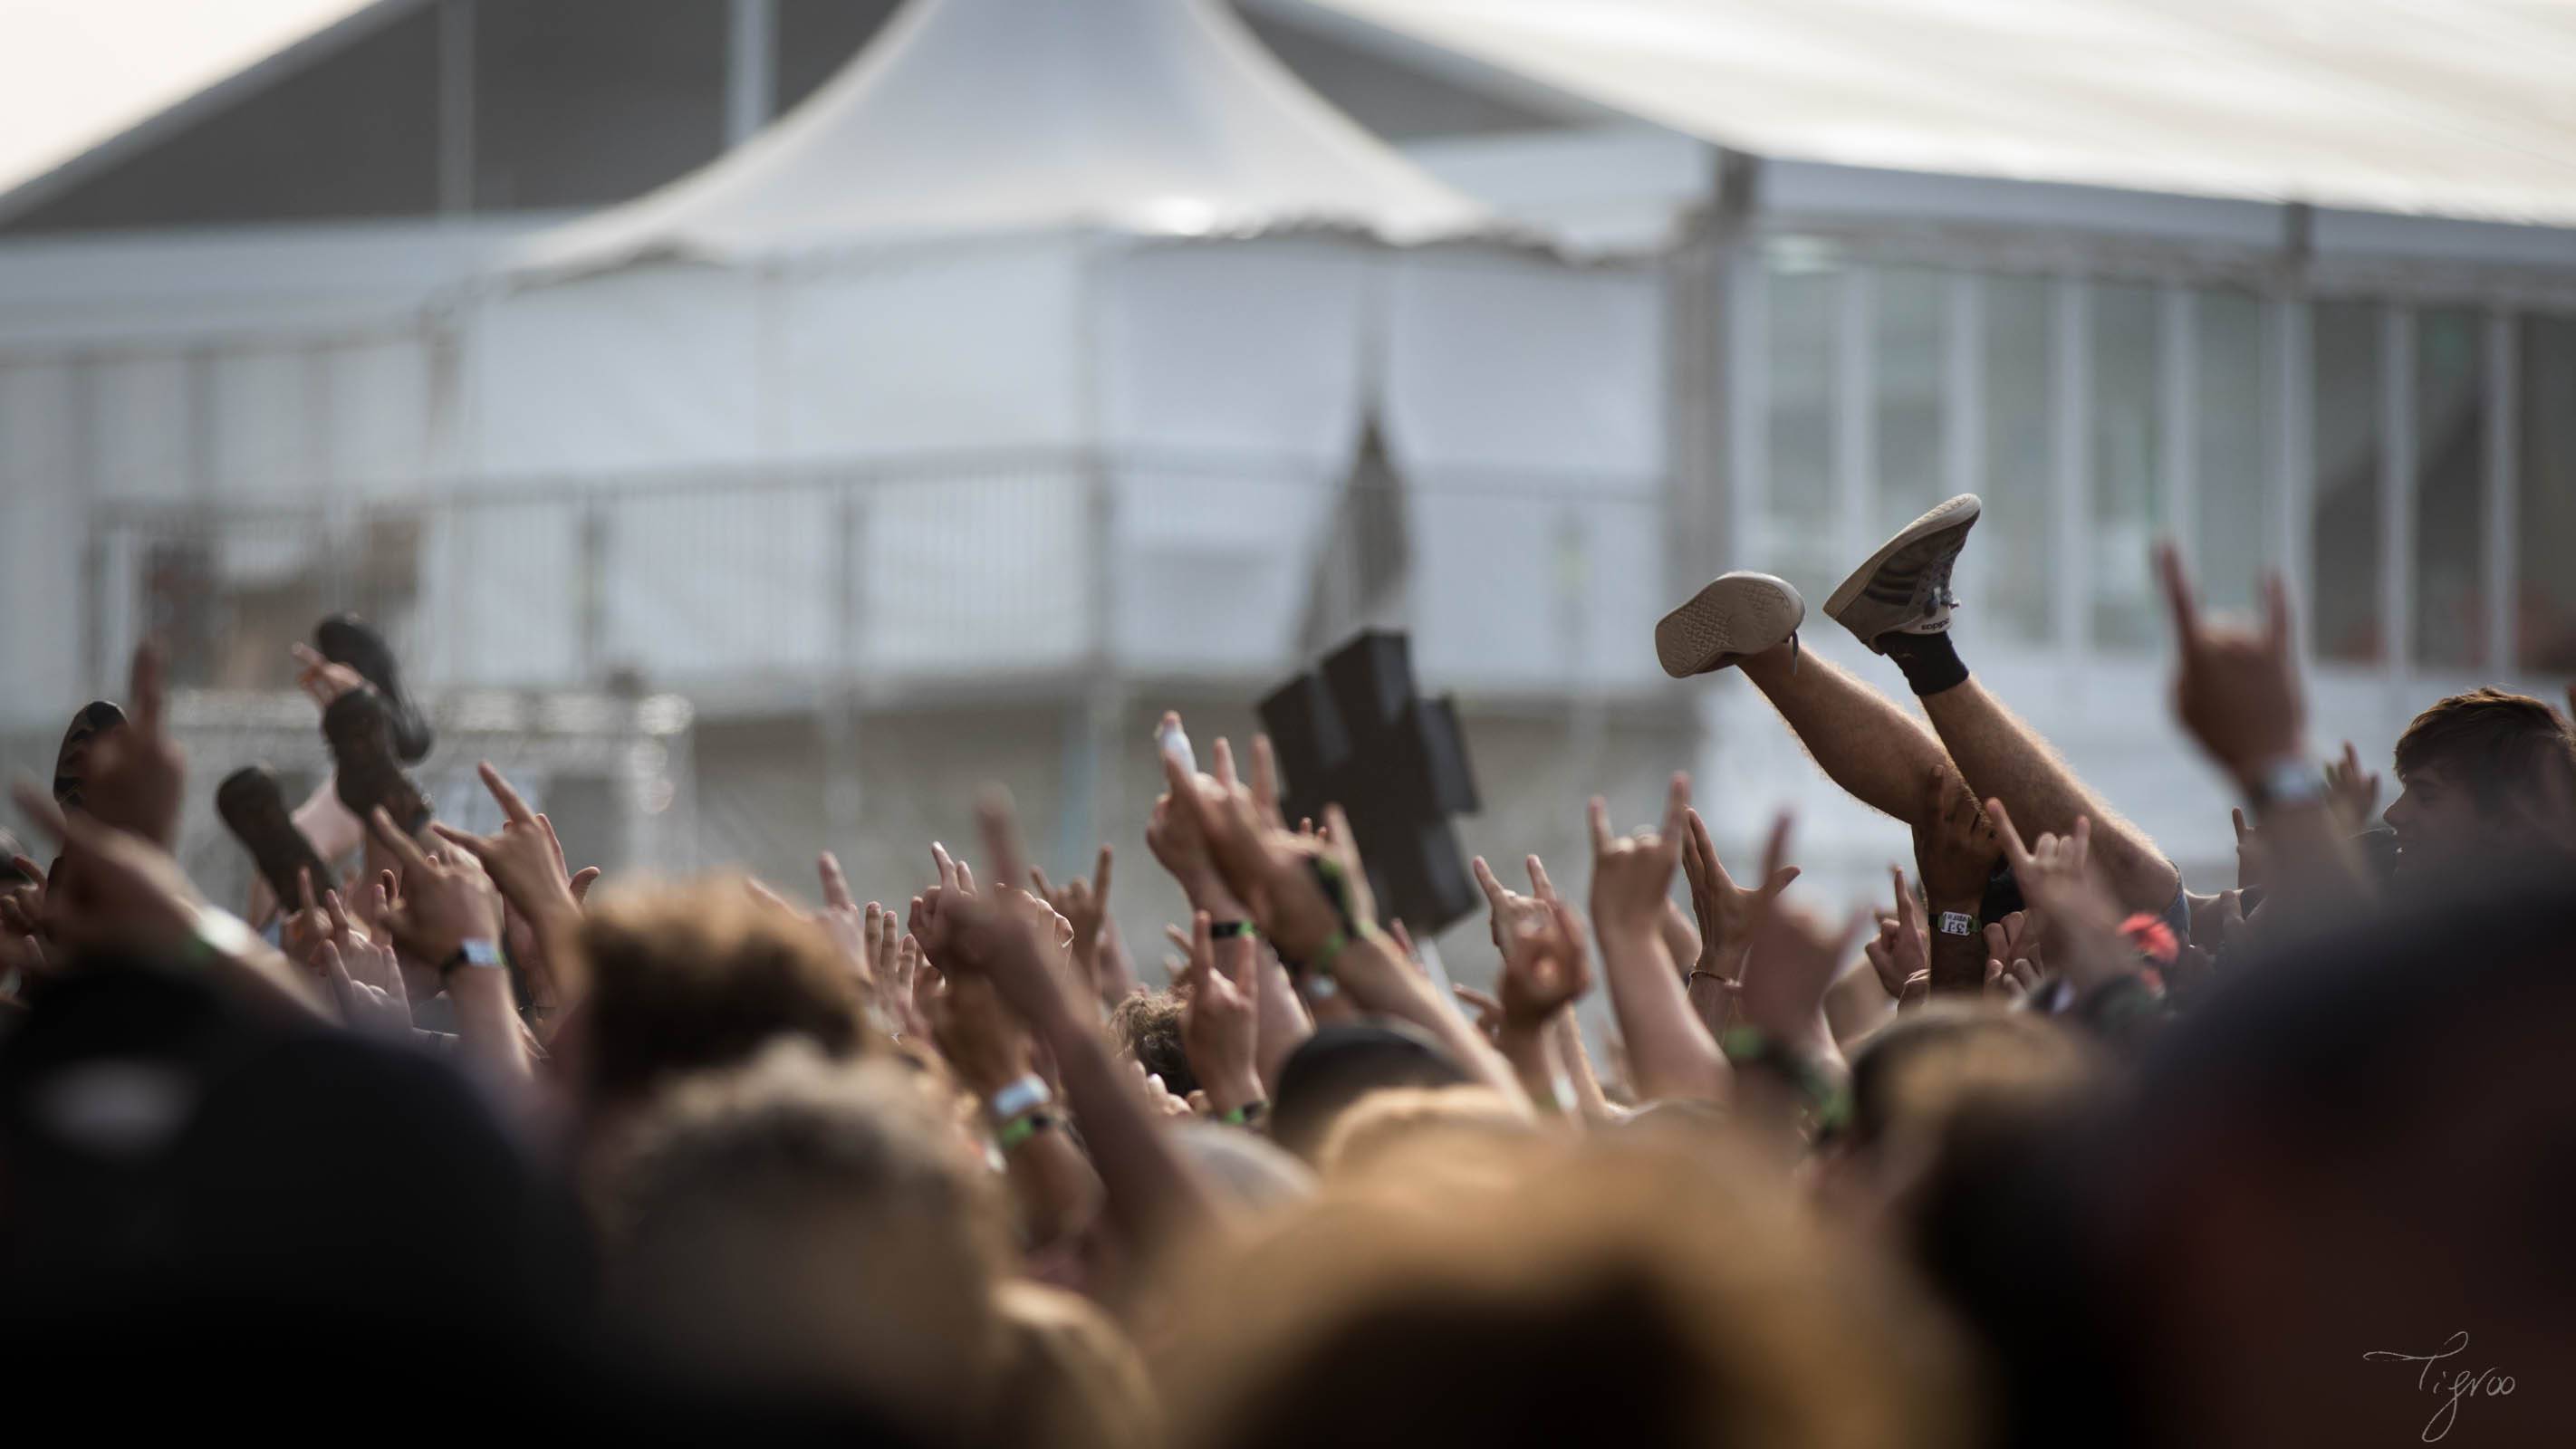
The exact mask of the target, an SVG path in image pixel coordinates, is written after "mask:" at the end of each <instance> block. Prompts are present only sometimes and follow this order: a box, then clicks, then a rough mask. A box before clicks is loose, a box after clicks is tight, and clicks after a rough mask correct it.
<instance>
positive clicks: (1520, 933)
mask: <svg viewBox="0 0 2576 1449" xmlns="http://www.w3.org/2000/svg"><path fill="white" fill-rule="evenodd" d="M1530 859H1531V860H1532V861H1533V862H1535V861H1536V860H1537V859H1538V857H1536V856H1532V857H1530ZM1539 909H1540V911H1541V912H1542V913H1543V914H1542V915H1541V916H1540V917H1539V918H1537V919H1529V920H1523V921H1521V922H1520V923H1518V924H1517V925H1516V926H1515V927H1514V928H1513V931H1512V934H1511V936H1510V937H1509V938H1508V939H1507V940H1506V941H1505V942H1504V943H1503V974H1502V977H1501V979H1500V981H1499V983H1498V984H1497V987H1496V994H1497V995H1498V996H1499V997H1500V998H1501V1003H1500V1004H1501V1006H1502V1013H1503V1023H1502V1024H1503V1029H1504V1030H1506V1031H1533V1032H1534V1031H1537V1030H1538V1029H1539V1028H1541V1027H1543V1026H1545V1025H1547V1023H1548V1020H1549V1019H1550V1018H1552V1017H1554V1016H1555V1015H1556V1014H1557V1013H1558V1012H1559V1011H1562V1010H1564V1009H1565V1008H1566V1007H1569V1006H1571V1005H1573V1004H1574V1003H1575V1002H1576V1001H1578V1000H1581V999H1582V996H1583V993H1584V992H1586V991H1589V990H1591V989H1592V960H1591V956H1590V953H1588V952H1587V951H1585V949H1584V946H1583V922H1582V920H1581V919H1580V918H1578V917H1577V916H1576V915H1575V914H1574V910H1573V908H1572V907H1570V906H1568V905H1566V903H1565V902H1563V901H1561V900H1557V899H1555V898H1554V895H1553V893H1551V894H1550V897H1549V899H1548V900H1547V901H1546V902H1545V903H1543V904H1542V905H1541V906H1540V907H1539Z"/></svg>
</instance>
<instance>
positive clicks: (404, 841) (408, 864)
mask: <svg viewBox="0 0 2576 1449" xmlns="http://www.w3.org/2000/svg"><path fill="white" fill-rule="evenodd" d="M367 823H368V824H370V825H373V826H374V827H375V828H376V835H377V836H378V838H379V839H380V840H381V841H382V843H383V845H384V847H385V849H387V850H389V851H391V852H393V857H394V859H396V860H398V861H401V862H402V868H403V873H404V874H405V875H409V874H411V873H412V872H414V871H426V870H428V869H429V857H428V856H427V855H424V854H422V853H421V848H420V844H419V842H417V841H415V840H413V839H412V838H411V837H410V836H408V835H405V834H403V832H402V829H401V827H399V826H397V825H395V824H394V818H393V817H392V816H391V815H388V814H386V813H385V807H383V806H382V805H378V806H376V807H375V808H374V809H372V810H369V811H368V812H367Z"/></svg>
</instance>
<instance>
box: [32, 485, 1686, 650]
mask: <svg viewBox="0 0 2576 1449" xmlns="http://www.w3.org/2000/svg"><path fill="white" fill-rule="evenodd" d="M1664 516H1665V510H1664V491H1663V488H1662V485H1661V482H1660V480H1656V479H1637V478H1631V479H1614V478H1603V477H1589V476H1582V475H1572V474H1563V473H1555V472H1546V473H1540V472H1529V473H1518V474H1515V473H1511V472H1508V471H1500V470H1485V471H1481V472H1478V473H1476V474H1474V475H1472V476H1455V475H1453V476H1436V477H1401V478H1399V477H1397V476H1395V475H1394V474H1393V473H1392V471H1390V470H1382V469H1381V470H1372V469H1369V468H1367V467H1365V466H1364V467H1363V468H1362V469H1361V470H1360V471H1359V472H1358V473H1357V474H1353V473H1351V472H1350V471H1349V470H1348V469H1347V468H1345V467H1334V466H1328V465H1323V464H1300V463H1297V462H1295V461H1279V460H1252V461H1246V460H1240V459H1210V458H1172V457H1145V456H1130V455H1103V454H1096V453H1070V452H1068V453H1055V454H1035V455H1025V456H1013V457H992V458H974V459H942V460H928V461H920V462H912V463H907V464H904V465H901V466H890V467H884V468H873V469H859V468H850V469H832V470H785V471H781V470H760V471H742V472H730V473H716V474H710V473H697V474H688V475H667V476H652V477H618V478H599V479H585V480H579V481H566V480H529V481H526V482H524V483H517V484H506V485H502V484H491V483H481V484H476V485H473V486H471V487H460V488H457V489H454V490H449V491H443V492H438V493H433V494H423V495H421V496H416V497H410V498H404V499H399V500H392V501H384V500H378V499H358V498H350V497H344V496H338V495H323V496H317V497H310V498H301V499H279V500H260V501H242V502H232V501H190V502H186V503H176V504H174V503H149V504H146V503H132V502H111V503H103V504H100V505H98V506H97V507H96V509H95V510H94V512H93V515H92V520H91V528H90V533H89V538H88V544H87V552H86V554H85V561H84V591H83V592H84V606H83V626H82V627H83V632H82V638H83V642H84V651H85V655H84V657H85V660H86V662H87V666H88V669H89V671H90V673H91V675H92V677H93V678H94V679H95V680H97V681H99V682H100V684H101V685H102V686H105V685H107V684H110V683H112V682H113V681H115V680H117V679H118V678H120V677H121V674H122V671H123V660H124V656H125V653H126V651H127V650H128V649H129V648H130V646H131V641H132V640H134V639H136V638H138V637H142V636H144V635H147V634H148V635H151V636H153V637H157V638H159V639H161V640H163V641H164V643H165V646H166V647H167V648H168V649H169V651H170V653H171V656H172V663H173V671H174V678H175V679H176V680H177V681H178V682H179V683H181V684H183V685H189V686H196V687H204V688H217V689H262V688H279V687H284V686H286V685H287V684H288V683H289V682H290V679H291V674H292V661H291V660H290V659H289V657H288V655H287V653H286V648H285V646H286V644H287V642H288V641H291V640H295V639H300V638H304V637H307V636H308V634H309V632H310V630H311V627H312V623H313V621H314V620H315V619H317V618H319V617H321V616H322V615H323V614H326V613H329V612H334V611H338V610H343V609H346V610H353V611H355V612H358V613H360V614H363V615H365V616H367V617H368V618H370V619H372V620H374V621H376V622H377V623H378V624H379V625H380V626H381V627H383V628H384V629H385V630H386V632H387V633H388V635H389V636H390V637H391V638H392V640H393V642H394V644H395V647H396V649H397V651H398V652H399V653H400V654H401V655H402V657H403V658H404V659H405V660H406V661H408V667H409V668H410V669H412V670H413V672H414V673H415V674H416V675H417V677H418V678H419V679H420V680H421V682H422V683H423V684H424V685H425V686H427V687H429V688H432V689H438V688H462V687H497V688H521V689H574V688H624V689H637V688H642V687H645V686H647V685H649V686H650V687H651V688H655V689H678V690H682V691H685V692H711V693H713V694H715V695H717V696H722V695H725V694H727V693H728V692H733V691H748V692H750V693H752V694H754V695H758V694H761V693H764V692H767V693H786V694H793V693H795V692H797V691H805V690H810V689H811V688H812V687H814V685H815V684H816V683H817V682H818V681H836V680H837V681H853V682H864V683H865V684H867V685H868V686H869V687H872V688H883V689H901V688H905V687H908V686H916V685H939V684H949V685H959V684H975V683H978V682H991V681H996V680H1001V681H1008V680H1017V679H1030V678H1050V677H1068V678H1069V677H1077V676H1085V675H1097V674H1099V673H1101V672H1103V671H1116V672H1124V673H1130V674H1179V673H1194V674H1214V675H1224V676H1233V675H1242V676H1247V677H1249V676H1259V675H1269V674H1276V673H1279V672H1281V671H1283V670H1284V669H1286V668H1288V667H1291V666H1293V665H1294V664H1295V663H1297V662H1298V661H1299V660H1300V659H1301V658H1303V657H1304V656H1305V655H1306V654H1307V653H1308V652H1310V651H1311V650H1312V649H1313V648H1314V647H1316V646H1317V645H1319V644H1321V643H1324V642H1328V640H1327V639H1326V638H1325V637H1324V636H1325V635H1326V634H1328V633H1338V632H1340V631H1341V630H1343V629H1345V628H1347V627H1348V626H1349V625H1351V624H1354V623H1357V622H1362V621H1366V622H1378V623H1387V624H1395V625H1402V626H1409V627H1411V628H1413V629H1414V631H1415V633H1416V636H1417V651H1418V652H1419V653H1421V654H1423V655H1424V656H1425V661H1424V662H1425V663H1426V664H1427V665H1428V666H1429V667H1430V668H1431V669H1433V670H1434V671H1435V672H1446V673H1447V674H1448V675H1450V676H1451V677H1453V678H1456V679H1458V680H1461V681H1464V682H1468V683H1471V684H1477V685H1482V686H1486V687H1491V688H1495V689H1501V690H1534V691H1538V692H1542V693H1553V692H1565V691H1568V690H1576V691H1579V690H1583V689H1587V688H1603V689H1615V688H1619V687H1622V686H1625V685H1631V684H1635V683H1640V682H1643V681H1644V680H1645V679H1647V678H1649V677H1651V670H1652V655H1651V648H1650V646H1649V642H1648V641H1649V639H1650V636H1651V625H1652V622H1653V618H1654V615H1655V613H1656V612H1657V611H1659V610H1660V608H1662V607H1663V606H1664V604H1665V602H1666V598H1667V595H1668V594H1669V592H1670V591H1669V590H1668V589H1667V588H1666V587H1665V582H1666V581H1665V574H1666V573H1667V569H1666V566H1665V562H1664V553H1665V544H1664Z"/></svg>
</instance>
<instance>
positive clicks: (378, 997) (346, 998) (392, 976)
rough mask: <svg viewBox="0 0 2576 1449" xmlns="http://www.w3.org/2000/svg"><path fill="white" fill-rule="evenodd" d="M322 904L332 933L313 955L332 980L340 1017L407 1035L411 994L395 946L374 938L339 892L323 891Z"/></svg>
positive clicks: (362, 1027) (359, 1026)
mask: <svg viewBox="0 0 2576 1449" xmlns="http://www.w3.org/2000/svg"><path fill="white" fill-rule="evenodd" d="M369 889H371V890H374V889H381V887H370V888H369ZM322 904H323V907H324V908H325V909H326V910H327V911H328V912H329V913H330V917H331V935H330V937H329V939H327V940H325V941H323V942H322V944H321V945H320V947H318V948H317V949H316V951H315V953H314V960H315V962H316V964H317V965H319V966H320V968H321V971H322V975H323V979H325V980H326V981H328V982H329V983H330V985H331V999H332V1000H333V1001H334V1002H335V1003H337V1004H338V1006H339V1008H340V1019H341V1020H342V1021H344V1022H347V1023H348V1024H349V1025H350V1026H351V1027H353V1028H355V1029H356V1030H359V1031H363V1032H368V1033H371V1034H374V1035H380V1036H385V1037H390V1038H392V1039H394V1040H397V1041H400V1040H407V1039H408V1038H409V1037H410V1036H411V997H410V994H409V992H408V991H406V990H405V988H404V986H403V979H402V966H401V964H400V963H399V961H398V960H397V959H396V957H395V955H394V949H393V947H391V946H389V945H385V944H383V943H382V942H378V941H375V940H372V939H370V938H369V937H368V935H367V933H366V932H365V931H364V930H363V929H361V928H359V926H358V925H357V923H356V922H355V921H353V920H352V919H351V918H350V915H349V912H348V910H347V909H346V908H345V907H344V906H343V904H342V903H341V900H340V893H339V892H338V891H327V892H325V893H324V894H323V897H322Z"/></svg>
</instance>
